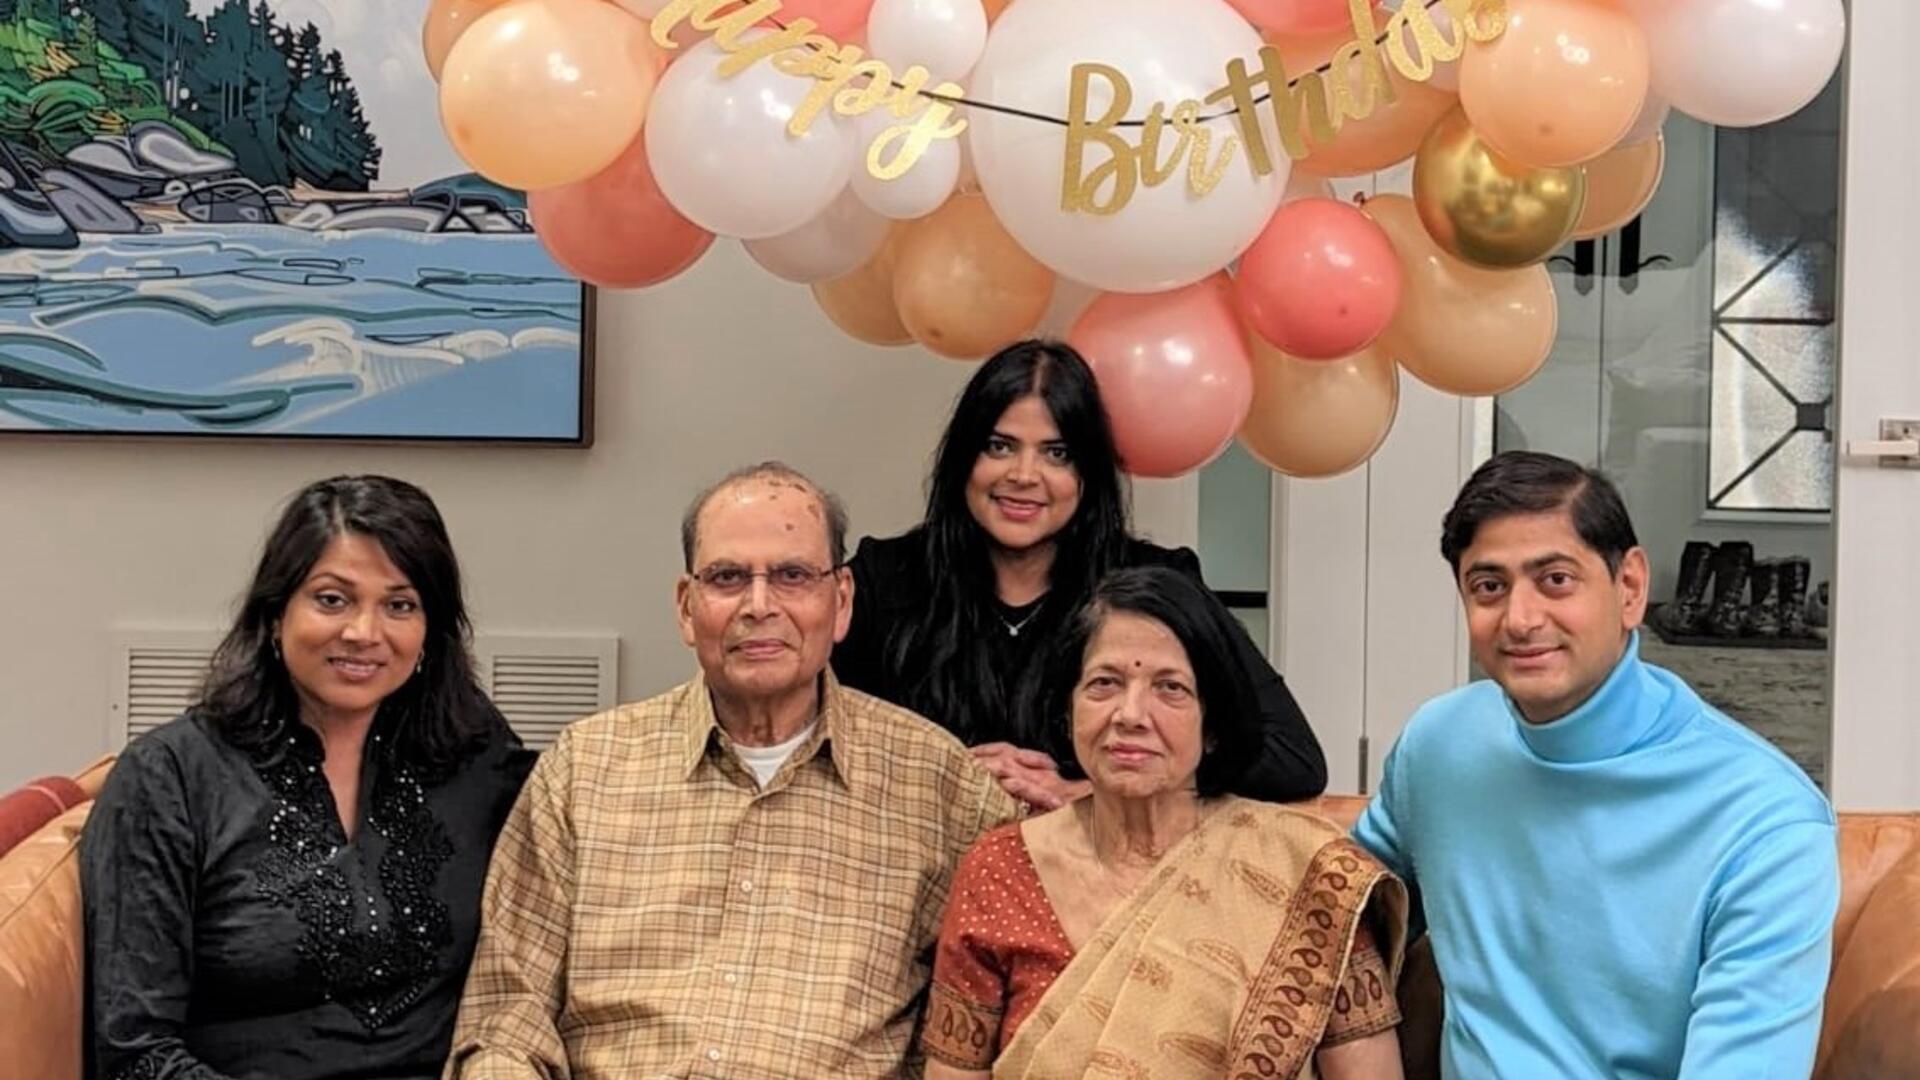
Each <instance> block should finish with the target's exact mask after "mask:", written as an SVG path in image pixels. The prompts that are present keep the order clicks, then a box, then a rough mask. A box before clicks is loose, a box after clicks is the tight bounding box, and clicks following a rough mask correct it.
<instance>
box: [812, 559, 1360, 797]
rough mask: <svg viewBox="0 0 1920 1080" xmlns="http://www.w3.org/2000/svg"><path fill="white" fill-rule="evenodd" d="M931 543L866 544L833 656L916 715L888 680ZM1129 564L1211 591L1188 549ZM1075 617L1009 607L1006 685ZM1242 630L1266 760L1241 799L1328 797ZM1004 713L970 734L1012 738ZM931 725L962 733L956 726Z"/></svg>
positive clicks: (1321, 772)
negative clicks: (893, 647) (1160, 569)
mask: <svg viewBox="0 0 1920 1080" xmlns="http://www.w3.org/2000/svg"><path fill="white" fill-rule="evenodd" d="M926 543H927V540H926V532H925V530H924V529H914V530H912V531H911V532H907V533H904V534H902V535H900V536H895V537H889V538H886V539H876V538H873V537H869V538H867V539H865V540H863V541H861V542H860V547H859V550H858V551H856V552H855V553H854V556H853V558H852V559H851V560H850V561H849V563H848V565H849V566H850V567H851V569H852V570H853V578H854V593H853V622H852V625H851V626H850V627H849V628H848V631H847V636H846V639H845V640H843V641H842V642H841V643H840V644H839V645H838V646H837V647H836V648H835V649H834V651H833V670H834V674H835V675H837V676H838V677H839V679H840V681H841V682H842V683H843V684H845V685H847V686H851V687H854V688H855V689H858V690H864V691H866V692H867V693H869V694H872V695H874V696H875V697H880V698H885V699H887V700H888V701H892V702H895V703H897V704H901V705H905V706H907V707H909V708H911V707H913V704H914V694H913V688H912V687H911V686H909V685H906V683H907V680H905V679H901V678H897V677H895V676H893V675H892V674H890V673H889V672H888V665H887V662H886V656H885V650H886V648H887V643H888V642H889V641H890V640H892V637H893V635H894V634H896V633H898V632H900V630H901V628H902V627H904V626H906V625H908V624H909V623H910V622H911V621H912V620H914V619H916V618H918V617H919V616H920V614H921V613H922V612H923V611H924V610H925V609H926V607H927V605H928V604H929V603H931V602H932V584H931V583H930V582H929V581H928V578H927V572H928V570H927V554H926ZM1125 558H1126V563H1125V565H1127V566H1165V567H1170V568H1172V569H1174V570H1178V571H1180V572H1181V573H1183V574H1186V575H1188V576H1189V577H1191V578H1193V579H1194V580H1195V581H1199V582H1201V583H1202V584H1205V581H1204V579H1203V578H1202V577H1201V574H1200V559H1199V557H1198V556H1196V555H1195V554H1194V553H1193V552H1192V551H1191V550H1189V549H1187V548H1163V547H1159V546H1157V545H1155V544H1150V543H1148V542H1146V541H1144V540H1137V539H1136V540H1129V541H1128V543H1127V552H1126V557H1125ZM996 603H997V601H996ZM1070 607H1071V605H1066V604H1060V603H1057V602H1049V601H1048V599H1047V598H1042V600H1041V601H1039V602H1038V603H1037V604H1029V605H1027V606H1025V607H1021V608H1012V607H1007V606H1005V605H1001V610H1000V615H1001V624H1002V625H1001V630H1002V631H1004V630H1005V629H1006V628H1008V627H1017V628H1018V632H1017V633H1006V632H996V633H994V634H993V635H992V638H991V640H989V641H988V642H987V647H988V648H989V649H991V650H993V659H994V666H995V668H996V670H998V671H1000V672H1001V673H1002V675H1003V678H1002V685H1003V686H1006V687H1010V688H1017V687H1020V686H1021V685H1022V684H1023V683H1024V682H1025V681H1026V680H1025V679H1024V678H1023V676H1024V675H1025V674H1026V668H1027V666H1028V665H1029V664H1032V663H1034V662H1035V661H1036V659H1037V658H1038V657H1040V656H1042V655H1044V653H1045V652H1046V650H1045V649H1044V648H1043V647H1042V646H1044V645H1045V643H1047V642H1048V641H1049V640H1050V639H1051V637H1052V635H1054V634H1057V633H1059V631H1060V628H1061V627H1062V626H1064V625H1065V623H1066V620H1067V616H1069V615H1071V614H1072V612H1071V610H1070ZM1235 629H1236V631H1237V633H1236V634H1235V638H1234V641H1235V646H1236V648H1237V649H1238V652H1239V656H1240V662H1241V663H1242V664H1244V665H1245V666H1246V669H1247V670H1248V671H1249V672H1250V673H1251V674H1252V675H1253V678H1254V680H1255V683H1256V685H1257V687H1258V690H1259V699H1260V713H1261V719H1262V731H1263V734H1264V753H1263V754H1262V755H1261V757H1260V758H1259V760H1257V761H1255V762H1254V763H1253V764H1252V765H1251V766H1249V767H1248V769H1247V772H1246V773H1245V774H1244V775H1243V776H1242V777H1241V779H1240V782H1239V783H1238V784H1236V785H1235V794H1239V795H1244V796H1246V797H1248V798H1252V799H1259V800H1262V801H1265V802H1292V801H1295V800H1299V799H1309V798H1312V797H1314V796H1316V795H1319V794H1320V793H1321V792H1323V791H1325V790H1326V787H1327V762H1326V757H1325V756H1324V755H1323V754H1322V753H1321V751H1320V742H1319V740H1318V739H1316V738H1314V735H1313V730H1312V729H1311V728H1309V727H1308V726H1307V718H1306V717H1305V716H1304V715H1303V714H1302V713H1301V711H1300V706H1299V703H1297V702H1295V701H1294V700H1293V694H1292V693H1290V692H1289V691H1288V690H1287V684H1286V682H1285V680H1283V679H1282V678H1281V677H1280V675H1279V673H1278V672H1276V671H1274V670H1273V665H1272V664H1269V663H1268V662H1267V658H1266V657H1265V656H1264V655H1262V654H1261V652H1260V648H1259V646H1257V645H1255V644H1254V643H1253V639H1252V638H1251V637H1248V636H1247V633H1246V631H1245V629H1244V628H1241V627H1239V626H1238V625H1237V624H1236V626H1235ZM1008 692H1009V693H1012V692H1014V691H1012V690H1009V691H1008ZM1005 704H1006V707H1005V708H1004V709H1003V710H1002V714H1001V716H1000V717H998V718H988V720H987V722H984V723H975V724H972V725H969V727H970V728H971V730H974V731H994V730H1004V729H1005V718H1006V717H1011V716H1012V715H1014V712H1015V709H1014V707H1013V705H1014V703H1012V702H1007V703H1005ZM929 719H931V720H933V721H934V722H935V723H939V724H942V725H945V726H948V727H953V726H955V725H954V723H953V718H951V717H939V716H931V717H929Z"/></svg>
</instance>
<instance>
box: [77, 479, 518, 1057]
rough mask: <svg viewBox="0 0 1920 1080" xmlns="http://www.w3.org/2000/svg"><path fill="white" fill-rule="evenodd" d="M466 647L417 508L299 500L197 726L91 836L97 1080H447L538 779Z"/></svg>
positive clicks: (87, 888) (435, 517)
mask: <svg viewBox="0 0 1920 1080" xmlns="http://www.w3.org/2000/svg"><path fill="white" fill-rule="evenodd" d="M469 633H470V630H469V626H468V623H467V615H466V608H465V604H464V603H463V601H462V598H461V589H460V572H459V568H458V566H457V565H456V563H455V561H454V556H453V547H452V545H451V543H450V542H449V540H448V537H447V530H446V526H445V524H444V523H443V522H442V521H441V519H440V514H439V511H438V510H437V509H435V507H434V505H433V502H432V500H430V499H429V498H428V497H427V495H426V493H425V492H423V491H421V490H420V489H418V488H416V487H414V486H412V485H411V484H406V483H403V482H401V481H398V480H390V479H387V478H385V477H377V476H358V477H339V478H335V479H332V480H325V481H321V482H320V483H317V484H313V485H311V486H310V487H308V488H307V489H306V490H304V491H302V492H301V493H300V494H299V495H297V496H295V497H294V499H293V502H292V503H291V504H290V505H289V506H288V507H287V510H286V512H285V514H284V515H283V516H282V517H281V519H280V522H279V524H278V525H277V526H276V527H275V529H274V531H273V534H272V536H271V537H270V538H269V539H268V540H267V544H266V549H265V551H264V553H263V554H262V555H261V558H260V564H259V568H258V570H257V571H256V572H255V574H254V578H253V584H252V586H251V587H250V588H249V589H248V591H247V595H246V598H245V601H244V602H243V605H242V607H241V610H240V613H239V615H238V617H237V618H236V620H235V622H234V625H233V628H232V629H231V630H230V631H229V632H228V633H227V636H226V639H225V640H224V641H222V642H221V644H220V647H219V649H218V651H217V652H216V653H215V654H214V659H213V666H212V669H211V671H210V673H209V675H208V679H207V683H206V686H205V688H204V690H203V693H202V696H201V700H200V702H199V704H197V705H196V706H195V707H194V708H193V709H191V710H189V711H188V713H187V714H186V715H185V716H183V717H181V718H180V719H178V720H175V721H173V722H172V723H170V724H167V725H166V726H164V727H162V728H160V729H158V730H157V731H154V732H152V733H151V734H149V735H146V736H145V737H143V738H140V739H138V740H136V741H135V742H134V743H133V744H132V745H130V746H128V747H127V750H126V752H125V754H123V755H122V756H121V758H120V760H119V762H118V763H117V764H116V765H115V767H114V769H113V772H112V774H111V775H110V776H109V777H108V779H107V784H106V788H105V790H103V791H102V792H101V793H100V798H99V801H98V802H97V803H96V804H95V807H94V810H93V814H92V817H91V818H90V820H89V821H88V823H87V829H86V833H85V835H84V837H83V839H82V841H81V854H80V858H81V863H80V865H81V883H82V893H83V896H84V898H85V907H86V921H87V966H88V972H87V975H88V992H89V998H90V1000H89V1002H88V1008H89V1017H88V1019H89V1045H88V1050H89V1052H90V1055H91V1061H90V1064H89V1070H88V1071H89V1074H90V1075H92V1076H95V1077H98V1078H100V1080H120V1078H123V1077H133V1078H138V1080H162V1078H167V1080H171V1078H182V1080H222V1078H228V1077H231V1078H234V1080H242V1078H261V1080H265V1078H272V1080H305V1078H315V1077H332V1078H346V1077H361V1078H367V1080H374V1078H378V1080H413V1078H422V1080H424V1078H429V1077H437V1076H439V1074H440V1069H441V1066H442V1065H443V1064H444V1063H445V1061H446V1056H447V1052H448V1046H449V1042H450V1040H451V1038H452V1034H453V1020H454V1013H455V1010H456V1009H457V1008H458V1006H459V1001H460V991H461V988H462V984H463V983H464V982H465V979H466V971H467V963H468V960H469V958H470V957H471V955H472V952H473V944H474V937H475V934H476V932H477V929H478V925H479V917H480V911H479V908H480V887H481V884H482V881H483V879H484V878H485V876H486V871H487V859H488V857H489V855H490V854H491V853H492V849H493V842H494V837H495V834H496V833H497V832H498V831H499V829H500V826H501V823H502V822H503V821H504V820H505V818H506V814H507V810H508V808H509V807H510V806H511V805H512V803H513V800H514V797H515V796H516V795H517V794H518V792H519V789H520V783H521V781H522V780H524V779H525V778H526V774H527V770H528V769H529V768H531V767H532V764H533V760H532V759H533V755H532V753H531V752H529V751H527V750H524V749H522V748H521V747H520V743H519V740H518V739H516V738H515V737H514V735H513V733H512V732H511V731H510V730H509V729H508V727H507V725H506V721H505V720H504V718H502V717H501V715H500V713H499V712H498V711H497V710H496V709H495V708H494V707H493V705H492V703H491V702H489V701H488V700H487V697H486V695H485V694H484V693H483V692H482V691H481V689H480V686H479V684H478V683H477V682H476V681H475V678H474V672H473V664H472V661H471V659H470V657H469V654H468V651H467V641H468V637H469Z"/></svg>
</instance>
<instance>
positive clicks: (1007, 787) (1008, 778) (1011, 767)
mask: <svg viewBox="0 0 1920 1080" xmlns="http://www.w3.org/2000/svg"><path fill="white" fill-rule="evenodd" d="M973 756H974V759H975V760H977V761H979V762H980V764H981V765H984V766H985V767H986V770H987V772H989V773H992V774H993V778H994V779H995V780H998V781H1000V787H1001V790H1003V791H1005V792H1006V793H1007V794H1009V795H1011V796H1013V797H1014V798H1016V799H1019V800H1020V801H1021V802H1023V803H1026V804H1027V805H1028V806H1032V807H1034V808H1035V809H1039V810H1053V809H1057V808H1059V807H1062V806H1065V805H1066V804H1068V803H1070V802H1072V801H1074V800H1075V799H1078V798H1080V797H1081V796H1083V795H1085V794H1087V793H1088V792H1090V791H1092V790H1093V785H1091V784H1089V783H1087V782H1086V781H1085V780H1066V779H1063V778H1062V777H1061V776H1060V766H1058V765H1056V764H1054V761H1053V759H1052V758H1050V757H1048V756H1047V755H1045V754H1043V753H1041V752H1040V751H1038V750H1025V749H1022V748H1020V747H1018V746H1015V745H1013V744H1012V743H1004V742H996V743H981V744H980V745H979V746H976V747H974V748H973Z"/></svg>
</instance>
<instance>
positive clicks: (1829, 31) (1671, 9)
mask: <svg viewBox="0 0 1920 1080" xmlns="http://www.w3.org/2000/svg"><path fill="white" fill-rule="evenodd" d="M1627 7H1628V8H1629V10H1631V11H1632V12H1633V14H1634V16H1635V17H1636V18H1638V19H1639V20H1640V24H1641V26H1643V27H1644V28H1645V29H1646V31H1647V42H1648V44H1649V45H1651V46H1652V50H1653V57H1652V59H1653V92H1654V93H1657V94H1659V95H1660V96H1661V97H1663V98H1665V99H1666V100H1668V101H1670V102H1672V103H1673V107H1674V108H1676V109H1679V110H1680V111H1681V112H1683V113H1686V114H1688V115H1689V116H1693V117H1697V118H1698V119H1701V120H1705V121H1706V122H1708V123H1710V124H1719V125H1721V126H1723V127H1753V126H1754V125H1757V124H1767V123H1772V122H1773V121H1775V120H1779V119H1781V118H1782V117H1786V116H1791V115H1793V114H1794V113H1796V112H1799V111H1800V110H1801V109H1803V108H1805V107H1806V105H1807V103H1808V102H1810V101H1812V100H1813V99H1814V98H1816V97H1818V96H1819V94H1820V91H1821V90H1823V89H1825V88H1826V85H1827V80H1828V79H1830V78H1832V77H1833V72H1834V69H1835V68H1837V67H1838V66H1839V65H1840V50H1841V49H1842V48H1843V47H1845V45H1846V43H1847V12H1846V8H1845V6H1844V5H1843V4H1842V3H1841V0H1687V2H1686V3H1675V2H1674V0H1627Z"/></svg>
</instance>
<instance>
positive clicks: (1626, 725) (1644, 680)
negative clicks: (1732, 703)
mask: <svg viewBox="0 0 1920 1080" xmlns="http://www.w3.org/2000/svg"><path fill="white" fill-rule="evenodd" d="M1502 700H1503V701H1504V702H1505V703H1506V706H1507V713H1508V715H1509V716H1511V717H1512V718H1513V723H1514V725H1515V727H1517V728H1518V730H1519V732H1520V738H1521V740H1522V741H1524V742H1525V743H1526V744H1527V747H1528V749H1530V750H1532V751H1533V752H1534V753H1535V754H1536V755H1538V756H1540V757H1541V758H1544V759H1546V760H1548V761H1552V762H1558V763H1561V764H1576V763H1580V762H1593V761H1603V760H1606V759H1607V758H1613V757H1619V756H1620V755H1622V754H1625V753H1627V752H1628V751H1631V750H1637V749H1639V748H1640V747H1642V746H1645V745H1647V744H1648V743H1651V742H1655V741H1659V740H1661V739H1664V738H1665V737H1666V736H1667V735H1668V734H1669V733H1670V729H1671V728H1672V726H1673V725H1674V723H1676V722H1677V719H1678V717H1676V716H1675V715H1673V714H1674V712H1675V710H1673V709H1671V708H1670V706H1672V705H1675V704H1678V703H1677V702H1676V700H1675V694H1674V692H1673V688H1672V687H1671V686H1668V685H1667V684H1666V683H1664V682H1663V681H1661V680H1660V679H1659V678H1658V677H1657V676H1656V675H1655V674H1654V669H1653V668H1650V667H1648V666H1647V665H1646V664H1645V663H1642V662H1641V660H1640V632H1639V631H1638V630H1636V631H1634V632H1633V634H1632V636H1631V637H1629V638H1628V639H1627V648H1626V651H1625V652H1624V653H1623V654H1622V655H1621V657H1620V662H1619V663H1617V664H1615V665H1614V668H1613V673H1612V674H1610V675H1608V676H1607V681H1606V682H1603V683H1601V684H1600V688H1599V689H1598V690H1595V691H1594V692H1593V695H1592V696H1591V697H1589V698H1587V700H1586V701H1584V702H1582V703H1581V704H1580V707H1579V708H1577V709H1575V710H1573V711H1572V712H1570V713H1568V714H1567V715H1565V716H1563V717H1561V718H1560V719H1558V720H1555V721H1553V722H1552V723H1548V724H1532V723H1528V722H1527V719H1526V717H1524V716H1522V715H1521V714H1520V710H1519V708H1518V707H1516V706H1515V705H1514V703H1513V699H1512V698H1510V697H1505V696H1503V697H1502Z"/></svg>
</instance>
